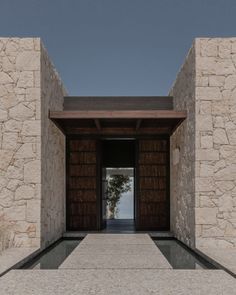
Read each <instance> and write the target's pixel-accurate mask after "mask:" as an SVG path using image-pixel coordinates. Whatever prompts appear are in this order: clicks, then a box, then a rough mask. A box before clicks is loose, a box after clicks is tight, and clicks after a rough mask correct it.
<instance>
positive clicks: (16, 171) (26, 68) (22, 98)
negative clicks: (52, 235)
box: [0, 38, 41, 246]
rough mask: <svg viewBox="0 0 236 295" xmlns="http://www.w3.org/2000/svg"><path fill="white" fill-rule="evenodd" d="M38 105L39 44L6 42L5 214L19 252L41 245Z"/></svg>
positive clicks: (0, 101) (2, 82) (2, 46)
mask: <svg viewBox="0 0 236 295" xmlns="http://www.w3.org/2000/svg"><path fill="white" fill-rule="evenodd" d="M39 102H40V40H39V39H28V38H25V39H19V38H1V39H0V214H1V216H2V220H4V222H5V223H8V225H9V227H8V228H9V229H10V228H11V231H12V233H13V234H12V239H13V242H14V245H17V246H35V245H38V244H39V239H40V193H39V191H40V186H41V175H40V161H41V151H40V145H39V144H38V143H40V140H41V124H40V104H39ZM35 204H37V205H35Z"/></svg>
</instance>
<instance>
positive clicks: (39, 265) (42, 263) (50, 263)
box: [24, 240, 80, 269]
mask: <svg viewBox="0 0 236 295" xmlns="http://www.w3.org/2000/svg"><path fill="white" fill-rule="evenodd" d="M79 242H80V241H79V240H64V241H61V242H60V243H59V244H57V245H56V246H55V247H53V248H51V249H50V250H49V251H48V252H46V253H45V254H43V255H42V256H41V257H39V258H37V257H36V258H35V259H33V261H32V262H30V263H28V264H27V265H25V267H24V268H27V269H57V268H58V267H59V266H60V265H61V264H62V262H63V261H64V260H65V259H66V258H67V257H68V256H69V255H70V253H71V252H72V251H73V250H74V249H75V247H76V246H78V244H79Z"/></svg>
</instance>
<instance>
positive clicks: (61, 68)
mask: <svg viewBox="0 0 236 295" xmlns="http://www.w3.org/2000/svg"><path fill="white" fill-rule="evenodd" d="M0 36H20V37H24V36H30V37H31V36H38V37H41V38H42V39H43V42H44V44H45V46H46V48H47V49H48V52H49V55H50V56H51V59H52V60H53V62H54V64H55V66H56V68H57V70H58V72H59V74H60V76H61V78H62V80H63V81H64V84H65V86H66V88H67V90H68V92H69V94H70V95H167V94H168V90H169V88H170V86H171V85H172V83H173V81H174V80H175V77H176V74H177V72H178V70H179V68H180V66H181V64H182V62H183V60H184V57H185V56H186V54H187V51H188V49H189V48H190V46H191V43H192V41H193V39H194V38H195V37H205V36H212V37H214V36H219V37H224V36H225V37H226V36H236V1H235V0H0Z"/></svg>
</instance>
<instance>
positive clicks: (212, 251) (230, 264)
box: [198, 248, 236, 293]
mask: <svg viewBox="0 0 236 295" xmlns="http://www.w3.org/2000/svg"><path fill="white" fill-rule="evenodd" d="M198 250H199V251H200V252H201V253H203V254H205V255H207V256H208V257H210V258H211V259H213V260H214V261H216V262H217V263H219V264H220V265H222V266H223V267H225V268H227V269H228V270H229V271H231V272H232V273H234V274H235V275H236V248H199V249H198ZM235 293H236V292H235Z"/></svg>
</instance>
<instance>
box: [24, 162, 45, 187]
mask: <svg viewBox="0 0 236 295" xmlns="http://www.w3.org/2000/svg"><path fill="white" fill-rule="evenodd" d="M24 181H25V183H40V182H41V164H40V161H39V160H34V161H30V162H28V163H26V164H25V165H24Z"/></svg>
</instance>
